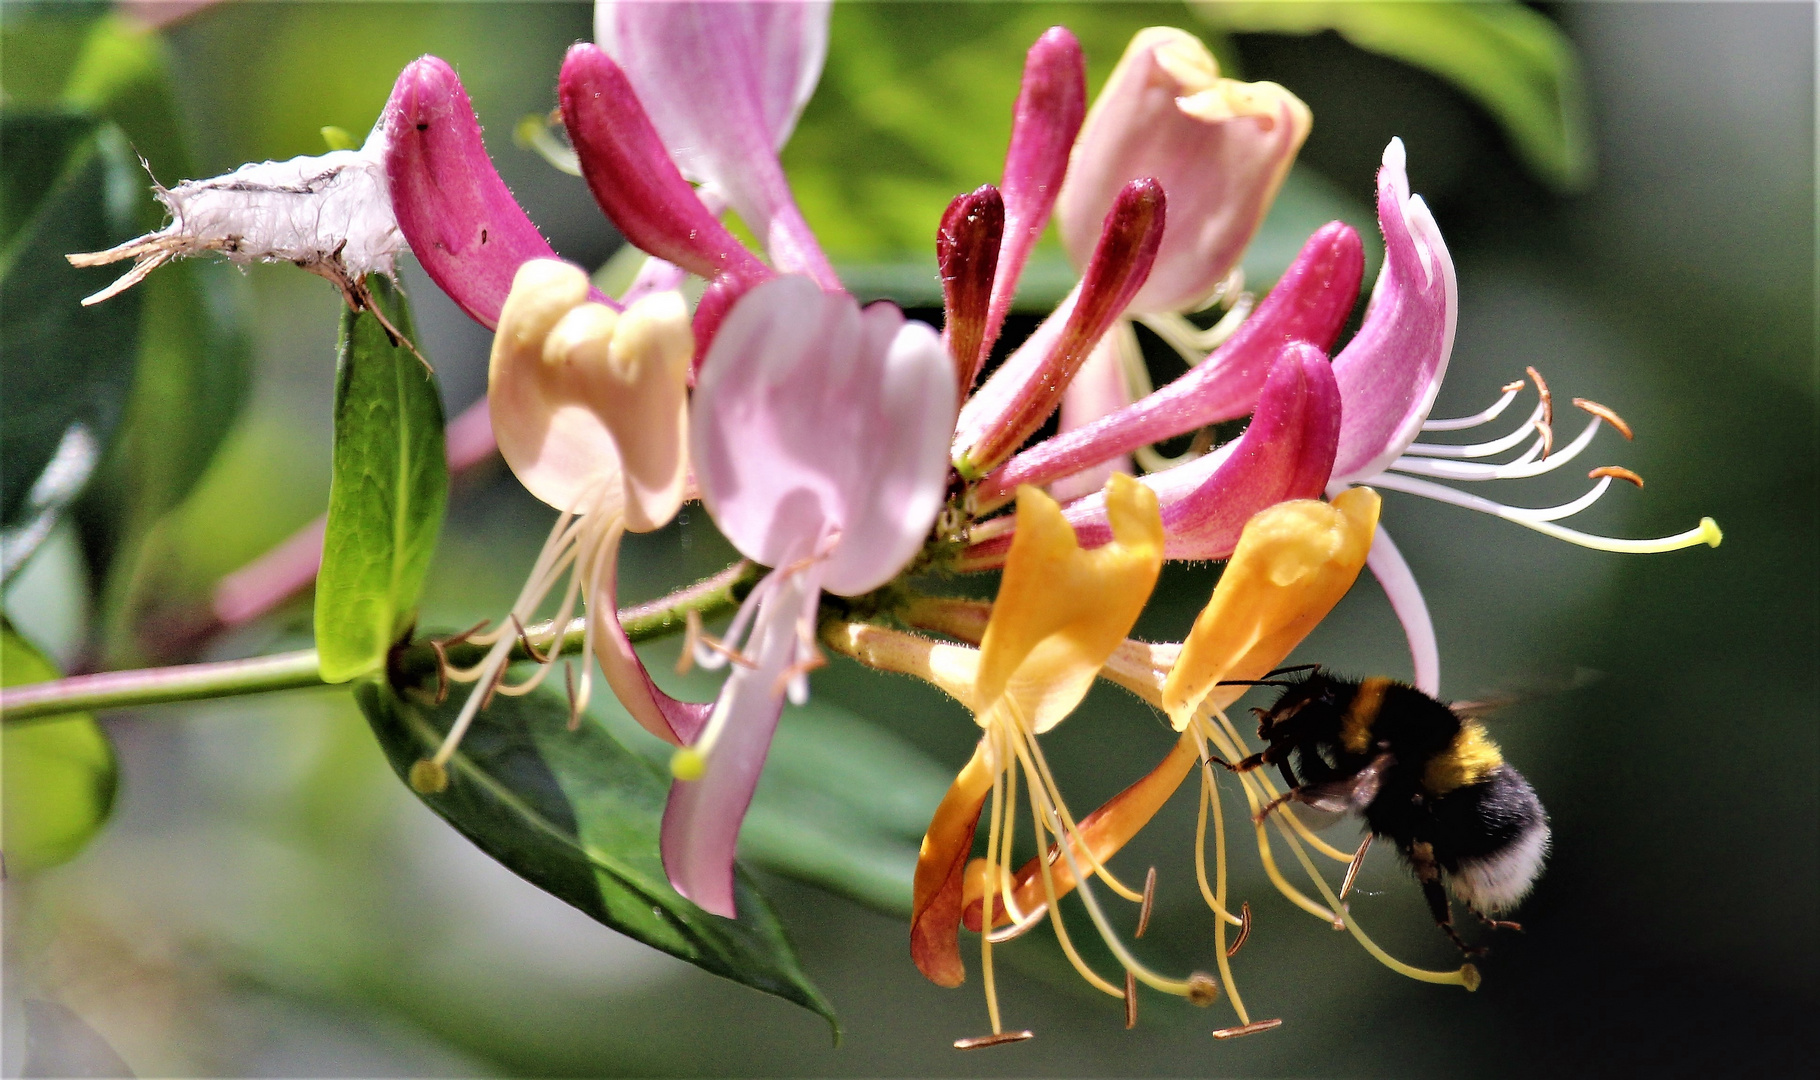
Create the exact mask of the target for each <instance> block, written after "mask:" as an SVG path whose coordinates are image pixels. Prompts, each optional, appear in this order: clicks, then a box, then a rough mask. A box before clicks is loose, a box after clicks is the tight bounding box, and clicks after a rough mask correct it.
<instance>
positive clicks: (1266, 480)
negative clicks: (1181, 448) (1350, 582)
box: [961, 342, 1340, 569]
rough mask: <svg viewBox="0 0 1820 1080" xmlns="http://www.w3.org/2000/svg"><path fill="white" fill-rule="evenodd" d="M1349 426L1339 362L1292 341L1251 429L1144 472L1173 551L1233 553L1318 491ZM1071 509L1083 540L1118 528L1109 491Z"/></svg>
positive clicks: (979, 562)
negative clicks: (1268, 518) (1244, 537)
mask: <svg viewBox="0 0 1820 1080" xmlns="http://www.w3.org/2000/svg"><path fill="white" fill-rule="evenodd" d="M1339 432H1340V393H1339V387H1338V386H1336V385H1335V382H1334V377H1333V368H1332V365H1330V364H1329V363H1328V362H1327V358H1326V357H1325V356H1324V355H1322V353H1321V351H1320V350H1319V349H1317V348H1315V347H1314V346H1312V345H1309V344H1307V343H1305V342H1295V343H1292V344H1290V345H1287V346H1285V347H1284V349H1283V353H1282V355H1281V356H1280V357H1278V359H1277V362H1276V364H1275V365H1274V366H1273V367H1272V368H1271V370H1270V377H1269V378H1268V379H1267V380H1265V383H1264V392H1263V393H1262V394H1260V395H1259V397H1258V409H1257V414H1256V415H1255V416H1253V417H1252V420H1251V425H1250V426H1249V427H1247V428H1246V429H1245V434H1243V435H1241V436H1240V437H1239V438H1237V439H1236V440H1234V441H1232V442H1230V443H1227V444H1226V445H1225V446H1222V447H1221V448H1220V449H1218V450H1216V451H1214V452H1213V453H1211V454H1208V455H1207V456H1205V457H1202V458H1197V459H1195V460H1194V461H1190V462H1188V463H1187V464H1184V465H1178V466H1176V467H1175V468H1173V469H1165V470H1164V471H1162V472H1157V473H1151V474H1150V475H1148V476H1145V477H1143V478H1142V479H1141V481H1140V482H1141V483H1143V484H1144V485H1145V486H1147V487H1149V488H1151V489H1153V490H1154V491H1155V492H1156V493H1157V499H1158V501H1159V502H1160V503H1161V505H1162V511H1163V530H1164V534H1165V539H1164V544H1163V553H1164V554H1165V555H1166V556H1168V557H1169V558H1171V559H1224V558H1226V557H1227V556H1229V555H1231V554H1232V549H1233V546H1234V545H1236V544H1237V543H1238V540H1239V533H1240V531H1241V530H1243V529H1244V527H1245V523H1246V522H1247V521H1249V520H1251V516H1252V515H1253V514H1255V513H1257V512H1258V511H1260V510H1262V509H1264V508H1266V507H1268V506H1272V505H1275V504H1276V503H1279V502H1283V501H1285V500H1287V499H1313V498H1318V497H1319V496H1320V494H1321V491H1322V489H1323V488H1325V487H1326V484H1327V476H1328V473H1329V471H1330V470H1331V468H1332V466H1333V451H1334V447H1335V445H1336V444H1337V442H1338V439H1339ZM1063 512H1064V514H1065V515H1066V516H1067V518H1068V521H1069V522H1070V523H1071V524H1072V525H1073V526H1074V529H1075V533H1076V535H1077V536H1079V538H1080V542H1081V546H1082V547H1097V546H1099V545H1101V544H1104V543H1106V542H1107V541H1108V540H1110V539H1111V538H1112V530H1111V527H1110V526H1109V525H1108V524H1107V520H1106V500H1105V496H1104V495H1103V494H1095V495H1090V496H1088V497H1087V498H1084V499H1081V500H1079V501H1077V502H1075V503H1072V504H1070V505H1069V506H1068V507H1067V508H1066V509H1065V510H1064V511H1063ZM995 520H996V519H995ZM988 524H990V523H988ZM1010 547H1011V533H1010V532H1009V531H1006V532H1004V533H1001V534H999V535H997V536H993V537H992V538H990V539H987V540H983V541H981V542H980V543H977V544H975V545H973V546H972V547H970V548H968V549H967V551H966V553H965V554H964V555H963V556H962V559H961V563H962V565H963V566H965V567H966V568H967V569H983V568H987V567H991V566H996V565H1000V564H1002V563H1003V562H1004V559H1005V553H1006V552H1007V551H1009V550H1010Z"/></svg>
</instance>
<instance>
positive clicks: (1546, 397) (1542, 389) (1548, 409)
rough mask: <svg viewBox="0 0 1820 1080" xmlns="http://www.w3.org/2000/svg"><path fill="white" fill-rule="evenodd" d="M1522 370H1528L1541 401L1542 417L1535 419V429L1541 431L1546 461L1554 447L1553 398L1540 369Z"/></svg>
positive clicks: (1526, 369) (1543, 453)
mask: <svg viewBox="0 0 1820 1080" xmlns="http://www.w3.org/2000/svg"><path fill="white" fill-rule="evenodd" d="M1523 370H1524V371H1527V372H1529V377H1530V379H1532V380H1533V381H1534V382H1535V384H1536V396H1537V397H1538V398H1540V399H1541V402H1542V419H1540V420H1537V421H1536V430H1537V431H1539V432H1541V433H1542V459H1543V460H1544V461H1546V460H1547V459H1548V455H1549V454H1550V453H1553V452H1554V448H1555V399H1554V397H1553V396H1552V395H1550V394H1549V392H1548V382H1547V381H1546V380H1544V379H1543V378H1542V373H1541V372H1540V371H1537V370H1536V369H1535V368H1533V367H1530V368H1524V369H1523Z"/></svg>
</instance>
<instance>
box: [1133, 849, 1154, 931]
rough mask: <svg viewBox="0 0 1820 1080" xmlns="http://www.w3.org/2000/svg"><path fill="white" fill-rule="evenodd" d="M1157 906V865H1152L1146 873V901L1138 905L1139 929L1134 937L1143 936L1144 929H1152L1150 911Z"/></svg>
mask: <svg viewBox="0 0 1820 1080" xmlns="http://www.w3.org/2000/svg"><path fill="white" fill-rule="evenodd" d="M1154 907H1156V867H1154V866H1153V867H1151V868H1150V869H1149V870H1148V871H1146V872H1145V874H1144V901H1143V903H1141V904H1139V905H1138V924H1137V930H1136V931H1135V932H1134V933H1133V934H1132V935H1131V936H1132V937H1143V936H1144V931H1146V930H1148V929H1150V911H1151V909H1152V908H1154Z"/></svg>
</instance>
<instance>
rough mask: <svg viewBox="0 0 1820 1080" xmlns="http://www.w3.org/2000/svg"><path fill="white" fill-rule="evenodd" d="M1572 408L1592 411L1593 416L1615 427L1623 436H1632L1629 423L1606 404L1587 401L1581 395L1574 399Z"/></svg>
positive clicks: (1627, 437) (1628, 437)
mask: <svg viewBox="0 0 1820 1080" xmlns="http://www.w3.org/2000/svg"><path fill="white" fill-rule="evenodd" d="M1574 408H1576V409H1585V410H1586V411H1587V412H1589V413H1592V414H1593V415H1594V416H1596V417H1598V418H1599V419H1601V420H1603V421H1605V422H1606V423H1608V424H1610V425H1611V426H1612V427H1613V428H1615V429H1617V432H1618V434H1620V435H1622V436H1624V437H1625V438H1626V439H1630V438H1633V437H1634V436H1632V435H1631V433H1630V425H1629V424H1627V423H1625V422H1624V418H1623V417H1622V416H1619V415H1618V414H1617V413H1616V412H1614V411H1612V409H1611V407H1610V406H1608V405H1601V404H1599V403H1598V402H1596V401H1588V400H1586V399H1585V398H1583V397H1577V398H1575V399H1574Z"/></svg>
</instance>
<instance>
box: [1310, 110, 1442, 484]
mask: <svg viewBox="0 0 1820 1080" xmlns="http://www.w3.org/2000/svg"><path fill="white" fill-rule="evenodd" d="M1404 166H1405V162H1404V152H1403V142H1402V140H1401V139H1392V140H1391V141H1390V145H1389V146H1388V147H1386V148H1385V150H1384V167H1383V168H1382V169H1380V170H1378V224H1379V227H1380V228H1382V229H1383V231H1384V268H1383V270H1381V271H1380V272H1379V273H1378V283H1377V285H1375V286H1374V287H1373V288H1372V293H1371V303H1370V305H1369V306H1368V307H1367V308H1366V309H1365V321H1364V323H1363V324H1362V325H1361V326H1360V327H1359V332H1358V334H1357V335H1355V336H1354V337H1353V339H1352V340H1351V341H1350V342H1348V343H1347V345H1346V348H1345V349H1344V350H1342V351H1341V353H1340V354H1339V355H1338V356H1336V357H1334V361H1333V369H1334V375H1335V377H1336V378H1338V379H1339V381H1340V394H1341V396H1342V397H1344V398H1345V400H1346V416H1345V422H1344V425H1343V427H1342V428H1341V430H1340V450H1339V453H1338V455H1337V456H1336V457H1335V460H1334V478H1335V479H1336V480H1362V479H1364V478H1366V477H1370V476H1375V475H1376V474H1378V473H1379V472H1382V471H1383V470H1384V467H1385V466H1387V465H1389V464H1390V463H1391V462H1392V461H1395V460H1396V459H1397V457H1398V455H1400V454H1402V452H1403V451H1404V449H1405V448H1407V447H1408V446H1409V444H1410V443H1411V442H1413V441H1415V438H1416V436H1417V435H1419V434H1420V433H1421V430H1422V423H1423V421H1425V420H1427V419H1428V410H1429V409H1431V408H1433V406H1434V399H1435V394H1436V392H1437V391H1438V390H1439V389H1440V386H1441V379H1442V377H1443V376H1444V375H1445V374H1446V373H1447V360H1448V357H1449V355H1450V354H1451V353H1452V352H1453V338H1454V325H1455V322H1456V320H1457V319H1458V316H1459V290H1458V286H1457V285H1456V283H1455V281H1454V269H1453V260H1452V258H1451V257H1449V255H1448V254H1447V245H1446V243H1445V242H1443V241H1442V239H1441V232H1440V229H1439V228H1438V227H1437V226H1436V225H1435V220H1434V215H1432V214H1430V213H1429V211H1428V207H1427V205H1426V204H1424V203H1423V201H1422V199H1421V196H1419V195H1411V194H1410V193H1409V176H1408V174H1407V172H1406V171H1405V167H1404Z"/></svg>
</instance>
